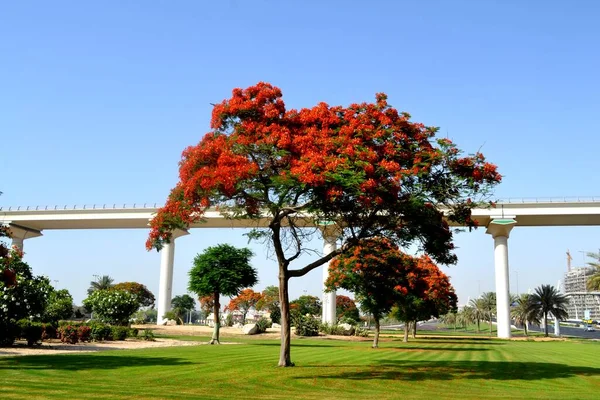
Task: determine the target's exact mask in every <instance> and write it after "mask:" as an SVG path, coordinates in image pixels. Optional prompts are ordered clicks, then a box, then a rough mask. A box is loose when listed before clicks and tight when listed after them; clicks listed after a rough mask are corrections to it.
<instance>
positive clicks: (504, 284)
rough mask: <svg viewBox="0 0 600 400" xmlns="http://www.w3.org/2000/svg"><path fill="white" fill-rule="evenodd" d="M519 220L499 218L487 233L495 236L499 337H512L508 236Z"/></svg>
mask: <svg viewBox="0 0 600 400" xmlns="http://www.w3.org/2000/svg"><path fill="white" fill-rule="evenodd" d="M516 223H517V222H516V221H515V220H514V218H501V219H500V218H499V219H494V220H492V221H491V222H490V224H489V225H488V228H487V231H486V232H487V233H488V234H490V235H492V237H493V238H494V266H495V270H496V327H497V330H498V337H499V338H502V339H510V337H511V333H510V287H509V276H508V236H509V233H510V231H511V230H512V228H513V227H514V225H515V224H516Z"/></svg>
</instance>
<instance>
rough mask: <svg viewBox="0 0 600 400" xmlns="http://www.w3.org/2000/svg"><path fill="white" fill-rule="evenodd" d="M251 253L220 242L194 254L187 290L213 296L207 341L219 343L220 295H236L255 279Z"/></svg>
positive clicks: (256, 280)
mask: <svg viewBox="0 0 600 400" xmlns="http://www.w3.org/2000/svg"><path fill="white" fill-rule="evenodd" d="M252 255H253V254H252V251H250V249H247V248H242V249H237V248H235V247H233V246H231V245H228V244H220V245H218V246H214V247H209V248H207V249H206V250H205V251H204V252H203V253H201V254H198V255H197V256H196V257H195V258H194V266H193V267H192V269H191V270H190V272H189V276H190V282H189V285H188V290H189V291H190V292H193V293H196V294H197V295H198V296H200V297H203V296H209V295H212V296H213V302H214V311H213V312H214V315H215V328H214V331H213V336H212V339H211V341H210V344H214V343H219V329H220V325H221V321H220V316H219V311H220V309H221V305H220V303H219V296H221V295H224V296H237V294H238V293H239V292H240V290H241V289H243V288H245V287H249V286H254V285H256V283H257V282H258V278H257V273H256V270H255V269H254V268H252V266H251V265H250V258H251V257H252Z"/></svg>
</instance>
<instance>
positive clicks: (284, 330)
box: [278, 265, 294, 367]
mask: <svg viewBox="0 0 600 400" xmlns="http://www.w3.org/2000/svg"><path fill="white" fill-rule="evenodd" d="M279 302H280V303H281V351H280V353H279V364H278V366H280V367H293V366H294V363H293V362H292V356H291V342H292V335H291V327H290V300H289V293H288V277H287V276H286V272H285V270H284V267H283V266H282V265H280V266H279Z"/></svg>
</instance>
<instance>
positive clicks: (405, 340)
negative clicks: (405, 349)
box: [402, 321, 409, 343]
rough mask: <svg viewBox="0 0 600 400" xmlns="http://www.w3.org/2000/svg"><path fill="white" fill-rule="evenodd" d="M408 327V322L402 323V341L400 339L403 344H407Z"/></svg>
mask: <svg viewBox="0 0 600 400" xmlns="http://www.w3.org/2000/svg"><path fill="white" fill-rule="evenodd" d="M408 325H409V322H408V321H404V339H402V341H403V342H404V343H408Z"/></svg>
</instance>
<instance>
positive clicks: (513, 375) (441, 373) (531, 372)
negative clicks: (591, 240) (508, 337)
mask: <svg viewBox="0 0 600 400" xmlns="http://www.w3.org/2000/svg"><path fill="white" fill-rule="evenodd" d="M329 366H330V367H335V368H331V370H333V371H336V372H335V373H331V374H322V375H319V376H314V375H310V376H306V377H294V378H293V379H299V380H302V379H315V378H317V379H319V378H320V379H347V380H357V381H360V380H372V379H385V380H396V381H422V380H440V381H448V380H453V379H491V380H524V381H533V380H541V379H557V378H571V377H573V376H598V375H600V368H593V367H578V366H571V365H567V364H557V363H540V362H512V361H429V362H426V361H390V360H385V361H381V362H380V363H379V364H377V365H369V366H361V367H359V368H360V370H358V371H357V370H356V368H357V366H354V365H353V366H346V365H344V366H340V367H337V366H334V365H329ZM322 367H324V366H322ZM297 368H303V367H302V366H300V367H297ZM340 368H342V369H344V370H343V371H342V372H340Z"/></svg>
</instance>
